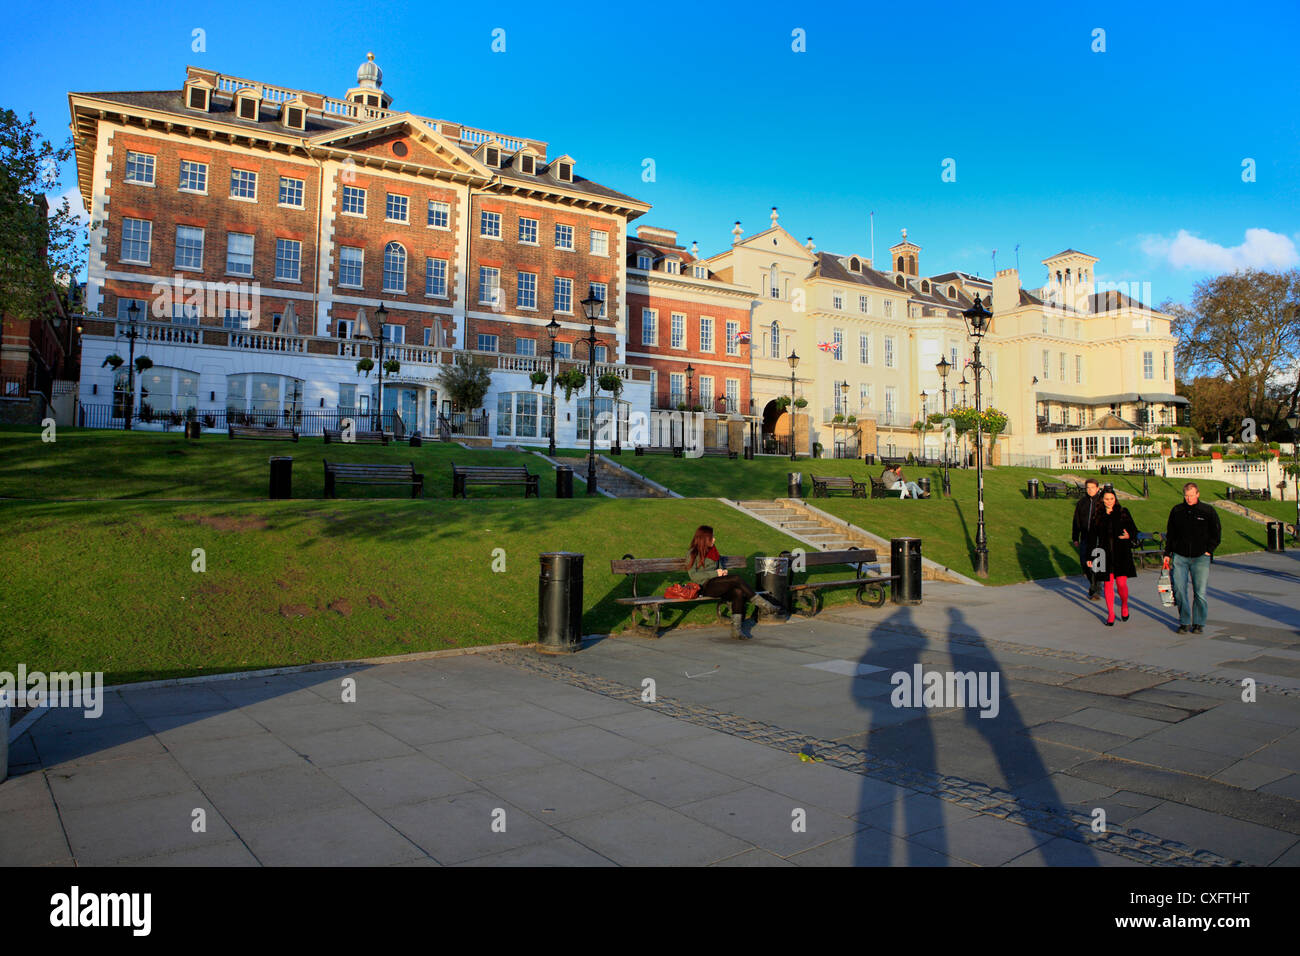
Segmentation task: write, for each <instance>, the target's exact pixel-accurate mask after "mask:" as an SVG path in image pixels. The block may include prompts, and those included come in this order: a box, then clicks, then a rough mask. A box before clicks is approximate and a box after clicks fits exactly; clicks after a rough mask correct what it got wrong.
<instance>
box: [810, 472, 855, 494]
mask: <svg viewBox="0 0 1300 956" xmlns="http://www.w3.org/2000/svg"><path fill="white" fill-rule="evenodd" d="M812 483H813V497H814V498H825V497H827V496H828V495H829V494H830V493H831V492H832V491H847V492H848V493H849V494H851V495H852V496H853V497H854V498H865V497H866V496H867V483H866V482H865V481H855V480H854V479H853V478H851V477H849V476H848V475H842V476H841V475H813V476H812Z"/></svg>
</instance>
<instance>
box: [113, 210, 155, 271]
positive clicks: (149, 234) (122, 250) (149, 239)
mask: <svg viewBox="0 0 1300 956" xmlns="http://www.w3.org/2000/svg"><path fill="white" fill-rule="evenodd" d="M129 222H134V223H140V224H141V225H143V226H144V230H143V232H144V238H143V239H138V238H128V237H127V234H126V224H127V223H129ZM136 231H137V232H139V231H140V230H139V229H137V230H136ZM128 242H129V243H131V244H132V245H133V246H136V245H139V244H140V243H142V242H143V244H144V254H145V257H144V258H143V259H128V258H127V257H126V247H127V243H128ZM152 257H153V220H152V219H133V218H131V217H126V218H124V219H123V220H122V242H121V245H120V246H119V255H118V261H119V262H130V263H134V264H135V265H141V266H147V265H149V264H150V260H151V259H152Z"/></svg>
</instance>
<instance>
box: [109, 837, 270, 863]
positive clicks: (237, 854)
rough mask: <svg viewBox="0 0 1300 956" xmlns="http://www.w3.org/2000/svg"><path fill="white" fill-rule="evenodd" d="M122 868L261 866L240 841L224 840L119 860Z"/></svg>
mask: <svg viewBox="0 0 1300 956" xmlns="http://www.w3.org/2000/svg"><path fill="white" fill-rule="evenodd" d="M118 865H120V866H205V867H206V866H221V867H225V866H260V865H261V864H260V863H259V862H258V860H257V857H255V856H253V854H252V853H250V852H249V851H248V847H246V846H244V844H243V842H242V841H240V840H223V841H222V842H220V843H213V844H209V845H204V846H196V847H191V848H190V849H187V850H177V851H176V852H175V853H160V854H158V855H156V856H144V857H132V858H127V859H124V860H119V861H118Z"/></svg>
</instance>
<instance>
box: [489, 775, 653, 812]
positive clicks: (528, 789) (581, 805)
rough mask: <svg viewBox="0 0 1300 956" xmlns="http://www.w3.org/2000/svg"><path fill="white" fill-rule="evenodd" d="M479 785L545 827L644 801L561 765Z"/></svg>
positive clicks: (633, 794) (493, 776)
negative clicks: (542, 822) (518, 808)
mask: <svg viewBox="0 0 1300 956" xmlns="http://www.w3.org/2000/svg"><path fill="white" fill-rule="evenodd" d="M479 783H480V784H481V786H482V787H483V788H484V789H485V790H487V791H489V792H491V793H496V794H499V795H500V796H501V798H502V799H503V800H508V801H509V802H511V803H513V804H514V805H515V806H517V807H521V808H523V810H524V811H525V812H526V813H530V814H532V815H533V816H534V817H536V818H537V819H539V820H544V821H545V822H546V823H548V824H552V823H559V822H563V821H565V820H574V819H577V818H578V817H585V816H590V815H591V814H593V813H599V812H601V811H610V810H615V809H618V808H619V807H625V806H627V805H628V804H632V803H638V802H640V801H641V800H642V799H643V798H642V797H640V796H639V795H637V794H636V793H633V792H632V791H631V790H628V789H626V788H624V787H620V786H618V785H616V784H614V783H611V782H610V781H608V780H605V779H603V778H601V777H598V776H596V775H595V774H592V773H588V772H587V771H585V770H580V769H579V768H577V767H574V766H572V765H570V764H564V763H555V764H549V765H547V766H545V767H535V768H530V769H525V770H514V771H511V772H510V773H504V774H494V775H492V776H486V777H482V778H481V779H480V780H479Z"/></svg>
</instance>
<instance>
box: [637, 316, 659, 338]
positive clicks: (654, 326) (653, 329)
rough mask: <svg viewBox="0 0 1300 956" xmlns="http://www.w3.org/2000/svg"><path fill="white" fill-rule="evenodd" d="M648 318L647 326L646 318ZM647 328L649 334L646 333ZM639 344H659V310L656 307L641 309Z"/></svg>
mask: <svg viewBox="0 0 1300 956" xmlns="http://www.w3.org/2000/svg"><path fill="white" fill-rule="evenodd" d="M647 318H649V320H650V323H649V326H647V324H646V319H647ZM647 328H648V329H649V333H650V334H649V335H647V334H646V331H647ZM641 344H642V345H654V346H658V345H659V310H658V309H648V308H644V307H643V308H642V309H641Z"/></svg>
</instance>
